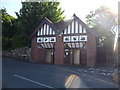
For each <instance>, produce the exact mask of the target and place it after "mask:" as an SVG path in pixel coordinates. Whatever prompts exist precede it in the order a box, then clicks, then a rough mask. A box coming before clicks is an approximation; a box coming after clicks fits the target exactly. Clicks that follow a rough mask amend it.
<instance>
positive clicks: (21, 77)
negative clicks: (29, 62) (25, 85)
mask: <svg viewBox="0 0 120 90" xmlns="http://www.w3.org/2000/svg"><path fill="white" fill-rule="evenodd" d="M13 76H14V77H18V78H20V79H23V80H27V81H29V82H32V83H35V84H38V85H41V86H44V87H47V88H53V87H51V86H48V85H45V84H42V83H39V82H36V81H34V80H31V79H28V78H25V77H23V76H19V75H16V74H15V75H13ZM53 89H55V88H53ZM55 90H57V89H55Z"/></svg>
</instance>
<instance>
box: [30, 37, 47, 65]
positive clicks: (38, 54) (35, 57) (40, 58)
mask: <svg viewBox="0 0 120 90" xmlns="http://www.w3.org/2000/svg"><path fill="white" fill-rule="evenodd" d="M38 47H39V45H38V44H37V42H36V37H33V38H32V41H31V60H30V61H31V62H36V63H44V62H45V49H43V48H38Z"/></svg>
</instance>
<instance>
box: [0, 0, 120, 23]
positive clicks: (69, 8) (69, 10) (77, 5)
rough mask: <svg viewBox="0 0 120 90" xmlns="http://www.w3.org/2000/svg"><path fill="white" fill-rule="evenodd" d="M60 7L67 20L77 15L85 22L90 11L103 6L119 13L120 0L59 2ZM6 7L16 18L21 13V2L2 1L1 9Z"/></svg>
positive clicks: (66, 0)
mask: <svg viewBox="0 0 120 90" xmlns="http://www.w3.org/2000/svg"><path fill="white" fill-rule="evenodd" d="M58 1H60V7H62V9H63V10H65V13H64V15H65V16H66V19H69V18H71V17H72V15H73V14H74V13H75V14H76V15H77V16H78V17H79V18H80V19H81V20H83V21H85V20H86V19H85V17H86V15H87V14H89V12H90V11H95V10H96V9H98V8H99V7H101V6H107V7H109V8H110V9H111V10H112V11H113V12H114V13H116V14H117V13H118V1H120V0H58ZM2 7H5V8H6V9H7V12H8V14H10V15H12V16H14V17H16V15H15V12H19V10H20V8H21V7H22V4H21V0H0V8H2Z"/></svg>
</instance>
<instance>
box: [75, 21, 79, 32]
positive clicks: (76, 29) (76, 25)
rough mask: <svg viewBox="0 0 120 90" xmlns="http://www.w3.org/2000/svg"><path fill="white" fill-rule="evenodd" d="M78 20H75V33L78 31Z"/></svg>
mask: <svg viewBox="0 0 120 90" xmlns="http://www.w3.org/2000/svg"><path fill="white" fill-rule="evenodd" d="M78 24H79V23H78V22H77V21H75V33H78Z"/></svg>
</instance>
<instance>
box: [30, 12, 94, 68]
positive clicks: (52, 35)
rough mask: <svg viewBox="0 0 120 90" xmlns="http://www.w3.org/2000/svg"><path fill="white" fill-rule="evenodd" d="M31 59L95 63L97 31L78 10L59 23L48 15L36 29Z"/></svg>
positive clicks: (47, 61) (56, 62)
mask: <svg viewBox="0 0 120 90" xmlns="http://www.w3.org/2000/svg"><path fill="white" fill-rule="evenodd" d="M31 61H32V62H37V63H48V64H58V65H62V64H68V65H82V66H90V67H92V66H95V65H96V34H95V33H94V32H93V30H92V29H91V28H89V27H88V26H87V25H86V24H85V23H84V22H83V21H82V20H80V19H79V18H78V17H77V16H76V15H75V14H74V15H73V17H72V18H71V19H69V20H62V21H60V22H58V23H52V22H51V21H50V20H49V19H47V18H45V19H44V20H43V22H41V23H40V24H39V25H38V26H37V27H36V29H35V30H34V32H33V33H32V39H31Z"/></svg>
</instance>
